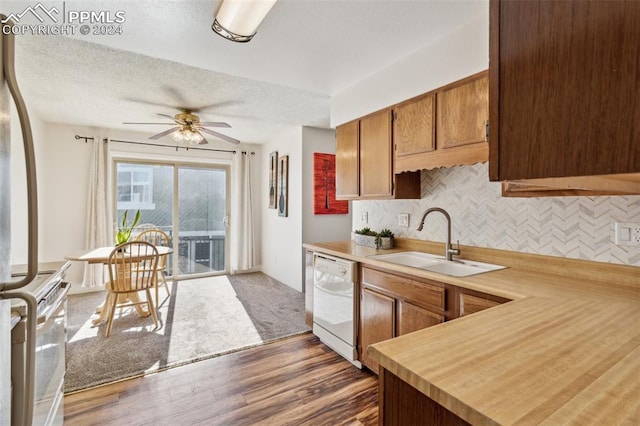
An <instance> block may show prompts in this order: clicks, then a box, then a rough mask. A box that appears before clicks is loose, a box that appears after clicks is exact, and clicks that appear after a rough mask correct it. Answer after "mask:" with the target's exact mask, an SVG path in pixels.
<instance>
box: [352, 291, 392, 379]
mask: <svg viewBox="0 0 640 426" xmlns="http://www.w3.org/2000/svg"><path fill="white" fill-rule="evenodd" d="M395 317H396V311H395V299H393V298H392V297H389V296H385V295H384V294H380V293H378V292H375V291H372V290H370V289H368V288H363V289H362V297H361V298H360V324H361V328H360V336H359V337H360V345H359V347H361V348H362V351H361V353H360V361H361V362H362V363H363V364H364V365H366V366H367V367H368V368H369V369H370V370H371V371H373V372H376V373H377V372H378V363H377V362H375V361H374V360H372V359H371V358H369V356H368V354H367V351H366V348H367V347H368V346H369V345H372V344H374V343H377V342H382V341H383V340H387V339H391V338H393V337H394V334H395V333H394V331H395Z"/></svg>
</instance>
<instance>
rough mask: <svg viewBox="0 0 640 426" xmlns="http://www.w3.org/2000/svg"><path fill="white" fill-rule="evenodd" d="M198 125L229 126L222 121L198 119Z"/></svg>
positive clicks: (229, 126) (228, 127)
mask: <svg viewBox="0 0 640 426" xmlns="http://www.w3.org/2000/svg"><path fill="white" fill-rule="evenodd" d="M198 125H200V126H208V127H225V128H227V129H230V128H231V125H229V124H227V123H223V122H222V121H200V122H198Z"/></svg>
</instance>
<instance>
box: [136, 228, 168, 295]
mask: <svg viewBox="0 0 640 426" xmlns="http://www.w3.org/2000/svg"><path fill="white" fill-rule="evenodd" d="M136 241H146V242H147V243H150V244H153V245H154V246H156V247H171V237H169V235H167V234H166V233H165V232H163V231H161V230H159V229H148V230H146V231H143V232H141V233H140V234H139V235H138V236H136ZM167 257H168V255H166V254H165V255H162V256H160V257H159V260H158V266H157V268H156V304H157V305H158V306H159V305H160V301H159V299H158V296H159V295H158V287H159V286H160V284H161V283H162V285H163V286H164V289H165V290H166V291H167V297H171V291H170V290H169V285H168V284H167V279H166V278H165V276H164V271H165V270H166V269H167Z"/></svg>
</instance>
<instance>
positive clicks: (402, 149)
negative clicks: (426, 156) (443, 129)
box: [393, 93, 436, 161]
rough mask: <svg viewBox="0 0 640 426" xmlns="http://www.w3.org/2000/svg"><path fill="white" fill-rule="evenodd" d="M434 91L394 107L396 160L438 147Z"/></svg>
mask: <svg viewBox="0 0 640 426" xmlns="http://www.w3.org/2000/svg"><path fill="white" fill-rule="evenodd" d="M435 101H436V97H435V95H434V94H433V93H429V94H427V95H424V96H421V97H419V98H417V99H412V100H410V101H407V102H405V103H402V104H400V105H396V106H395V107H394V112H393V113H394V120H393V138H394V143H395V145H396V147H395V155H396V161H398V159H399V158H402V157H406V156H410V155H416V154H423V153H426V152H431V151H433V150H435V149H436V138H435V123H434V117H435V114H434V113H435Z"/></svg>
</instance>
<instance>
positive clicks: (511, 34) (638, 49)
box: [489, 0, 640, 180]
mask: <svg viewBox="0 0 640 426" xmlns="http://www.w3.org/2000/svg"><path fill="white" fill-rule="evenodd" d="M489 27H490V40H489V63H490V64H491V67H490V68H491V69H490V79H491V82H490V91H491V94H490V111H491V117H490V121H491V129H490V138H489V140H490V149H491V154H490V156H491V157H490V163H489V166H490V168H489V176H490V178H491V179H492V180H517V179H534V178H551V177H565V176H592V175H610V174H622V173H637V172H640V143H639V142H638V141H640V79H639V78H638V75H640V61H638V58H639V57H640V43H638V40H640V2H639V1H637V0H627V1H583V0H565V1H497V0H493V1H491V3H490V25H489Z"/></svg>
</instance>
